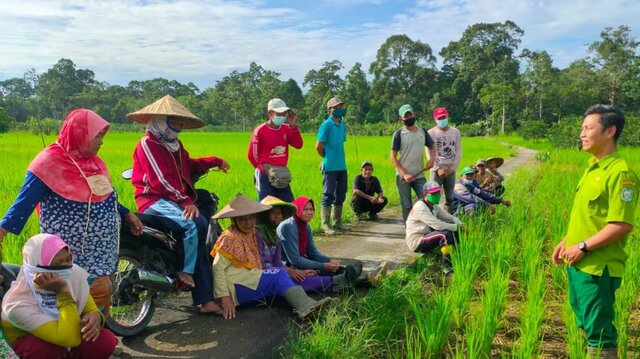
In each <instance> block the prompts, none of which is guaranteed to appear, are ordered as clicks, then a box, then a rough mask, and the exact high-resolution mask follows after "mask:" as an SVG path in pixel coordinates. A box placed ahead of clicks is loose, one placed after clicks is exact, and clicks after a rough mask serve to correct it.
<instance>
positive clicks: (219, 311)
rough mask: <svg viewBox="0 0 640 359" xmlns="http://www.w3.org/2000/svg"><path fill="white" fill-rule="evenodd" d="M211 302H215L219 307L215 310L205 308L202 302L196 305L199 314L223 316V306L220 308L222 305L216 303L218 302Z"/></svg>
mask: <svg viewBox="0 0 640 359" xmlns="http://www.w3.org/2000/svg"><path fill="white" fill-rule="evenodd" d="M211 303H213V304H214V305H215V306H216V307H217V309H214V310H204V309H202V306H203V305H204V304H200V305H198V306H197V307H196V313H197V314H201V315H219V316H222V315H223V314H224V312H223V311H222V308H220V306H218V305H217V304H216V302H211ZM205 304H206V303H205Z"/></svg>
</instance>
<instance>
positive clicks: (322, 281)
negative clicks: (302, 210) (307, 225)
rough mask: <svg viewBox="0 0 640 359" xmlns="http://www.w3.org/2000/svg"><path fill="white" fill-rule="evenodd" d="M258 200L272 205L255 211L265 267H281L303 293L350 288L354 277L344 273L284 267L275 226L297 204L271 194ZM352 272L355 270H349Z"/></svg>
mask: <svg viewBox="0 0 640 359" xmlns="http://www.w3.org/2000/svg"><path fill="white" fill-rule="evenodd" d="M260 203H262V204H264V205H267V206H271V209H270V210H268V211H266V212H262V213H259V214H258V219H257V221H258V222H257V225H256V227H257V228H258V233H257V234H258V235H257V236H256V238H257V240H258V250H259V251H260V256H261V258H262V265H263V266H264V268H265V269H268V268H282V269H284V270H286V271H287V273H289V276H290V277H291V278H292V279H293V281H294V282H295V283H296V284H299V285H301V286H302V288H304V290H305V291H306V292H311V291H315V292H333V293H339V292H342V291H344V290H346V289H349V288H351V287H352V284H353V283H354V281H355V279H356V278H355V277H349V276H347V275H346V274H348V273H345V274H341V275H337V276H333V277H332V276H319V275H318V272H317V271H315V270H313V269H296V268H293V267H288V266H285V264H284V263H283V262H282V243H281V242H280V240H279V239H278V235H277V233H276V229H277V227H278V224H280V222H282V220H283V219H287V218H290V217H291V216H293V215H294V214H295V213H296V210H297V208H296V206H294V205H293V204H291V203H289V202H285V201H283V200H281V199H279V198H276V197H273V196H267V197H265V198H264V199H263V200H262V201H260ZM352 274H355V273H352Z"/></svg>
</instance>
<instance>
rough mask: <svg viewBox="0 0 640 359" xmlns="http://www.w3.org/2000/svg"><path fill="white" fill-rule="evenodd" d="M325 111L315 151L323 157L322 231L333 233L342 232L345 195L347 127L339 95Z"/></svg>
mask: <svg viewBox="0 0 640 359" xmlns="http://www.w3.org/2000/svg"><path fill="white" fill-rule="evenodd" d="M327 112H328V113H329V117H327V119H326V120H325V121H324V122H323V123H322V124H321V125H320V129H319V130H318V138H317V142H316V151H317V152H318V154H319V155H320V157H322V174H323V179H322V207H321V210H320V213H321V220H322V230H323V231H324V232H325V233H326V234H334V233H335V231H334V229H337V230H342V229H343V228H342V204H343V203H344V200H345V198H346V195H347V161H346V159H345V153H344V142H345V141H346V140H347V128H346V126H345V125H344V121H342V120H343V118H344V115H345V113H346V111H345V109H344V103H343V102H342V100H341V99H340V98H339V97H338V96H334V97H332V98H331V99H330V100H329V101H328V102H327ZM330 217H331V218H330ZM331 219H332V220H333V228H331V221H330V220H331Z"/></svg>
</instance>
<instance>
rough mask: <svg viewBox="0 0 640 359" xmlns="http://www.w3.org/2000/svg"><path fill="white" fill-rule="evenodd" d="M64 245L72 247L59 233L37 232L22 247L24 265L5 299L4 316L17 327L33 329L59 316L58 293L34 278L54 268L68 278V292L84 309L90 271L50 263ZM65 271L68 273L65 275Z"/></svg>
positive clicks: (3, 301)
mask: <svg viewBox="0 0 640 359" xmlns="http://www.w3.org/2000/svg"><path fill="white" fill-rule="evenodd" d="M63 248H67V249H68V248H69V247H68V246H67V245H66V243H64V241H62V239H60V237H58V236H55V235H53V234H38V235H35V236H33V237H31V238H30V239H29V240H28V241H27V242H26V243H25V245H24V247H23V248H22V268H21V269H20V273H18V278H17V279H16V280H15V281H14V282H13V283H12V284H11V288H10V289H9V291H8V292H7V293H6V294H5V296H4V299H3V300H2V318H3V319H4V320H7V321H8V322H9V323H11V324H12V325H13V326H15V327H16V328H19V329H22V330H24V331H27V332H31V331H33V330H34V329H36V328H38V327H40V326H41V325H43V324H46V323H48V322H51V321H55V320H58V317H59V312H58V308H57V307H56V300H55V299H56V294H55V293H54V292H50V291H47V290H44V289H42V288H38V287H37V285H36V284H35V283H34V282H33V279H34V277H35V275H36V274H38V273H45V272H54V273H58V275H59V276H60V277H62V278H64V279H65V280H66V281H67V285H68V287H69V292H70V293H71V296H72V297H73V299H74V300H75V301H76V303H77V308H78V314H80V313H82V311H83V310H84V307H85V305H86V304H87V299H88V298H89V284H88V283H87V278H88V277H89V274H88V273H87V272H86V271H85V270H84V269H82V268H80V267H79V266H77V265H75V264H74V265H73V266H72V267H71V269H66V270H48V269H44V268H40V267H38V266H48V265H50V263H51V260H52V259H53V257H55V255H56V254H57V253H58V252H59V251H60V250H61V249H63ZM65 274H66V275H65Z"/></svg>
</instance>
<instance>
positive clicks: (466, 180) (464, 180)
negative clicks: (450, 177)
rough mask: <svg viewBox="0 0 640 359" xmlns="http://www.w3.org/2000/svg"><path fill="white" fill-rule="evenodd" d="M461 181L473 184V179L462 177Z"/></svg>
mask: <svg viewBox="0 0 640 359" xmlns="http://www.w3.org/2000/svg"><path fill="white" fill-rule="evenodd" d="M462 183H463V184H473V180H470V179H466V178H463V179H462Z"/></svg>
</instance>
